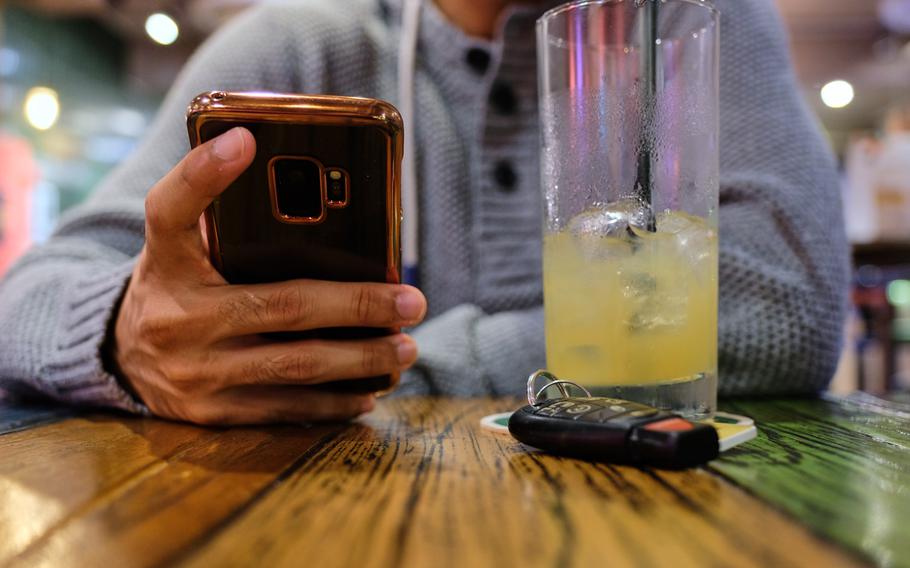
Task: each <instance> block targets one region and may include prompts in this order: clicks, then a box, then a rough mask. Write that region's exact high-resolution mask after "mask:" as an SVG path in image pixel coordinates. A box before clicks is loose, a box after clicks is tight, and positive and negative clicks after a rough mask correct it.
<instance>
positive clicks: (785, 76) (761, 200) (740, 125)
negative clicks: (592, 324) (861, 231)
mask: <svg viewBox="0 0 910 568" xmlns="http://www.w3.org/2000/svg"><path fill="white" fill-rule="evenodd" d="M717 5H718V8H719V9H720V11H721V14H722V16H721V73H720V82H721V92H720V128H721V137H720V146H721V156H720V167H721V179H720V186H721V187H720V199H721V208H720V249H721V251H720V306H719V345H718V347H719V390H720V392H721V394H727V395H732V394H757V393H762V394H769V393H806V392H815V391H818V390H821V389H823V388H825V387H826V385H827V384H828V382H829V380H830V378H831V376H832V375H833V373H834V369H835V367H836V364H837V360H838V356H839V353H840V346H841V332H842V330H841V327H842V325H843V318H844V314H845V309H846V295H847V294H846V292H847V282H848V278H847V275H848V253H847V244H846V238H845V235H844V229H843V221H842V212H841V203H840V193H839V190H838V187H839V182H838V178H837V172H836V169H835V165H834V162H833V159H832V157H831V154H830V151H829V149H828V148H827V146H826V144H825V142H824V140H823V139H822V137H821V135H820V132H819V128H818V125H817V124H816V122H815V121H814V119H813V117H812V115H811V114H810V112H809V111H808V109H807V108H806V106H805V103H804V101H803V100H802V99H801V96H800V92H799V88H798V86H797V82H796V78H795V76H794V73H793V69H792V66H791V63H790V59H789V54H788V46H787V38H786V35H785V33H784V30H783V26H782V25H781V22H780V20H779V18H778V15H777V14H776V12H775V9H774V7H773V4H772V2H771V1H770V0H718V1H717ZM415 337H416V338H417V340H418V344H419V346H420V351H421V355H420V359H419V361H418V364H417V366H416V367H415V369H414V370H413V371H412V372H411V373H410V374H409V375H408V377H407V380H406V381H405V382H406V383H408V382H410V383H411V384H412V386H410V387H409V388H411V389H413V390H415V391H416V390H422V391H423V392H434V393H443V394H453V395H470V394H480V393H498V394H519V393H521V392H522V390H523V388H524V377H526V376H527V375H528V373H530V372H531V371H533V370H534V369H535V368H538V367H541V366H543V365H544V332H543V315H542V310H541V309H540V308H536V309H530V310H526V311H520V312H506V313H499V314H492V315H487V314H484V313H483V312H482V311H481V310H480V309H479V308H477V307H474V306H460V307H457V308H454V309H452V310H450V311H449V312H447V313H445V314H443V315H442V316H440V317H437V318H435V319H434V320H432V321H429V322H427V323H425V324H424V325H422V326H421V327H419V328H418V329H417V330H416V332H415ZM413 385H417V386H413Z"/></svg>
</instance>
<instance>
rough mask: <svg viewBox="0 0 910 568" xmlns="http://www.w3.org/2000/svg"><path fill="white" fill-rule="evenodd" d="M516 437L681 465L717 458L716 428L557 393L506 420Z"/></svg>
mask: <svg viewBox="0 0 910 568" xmlns="http://www.w3.org/2000/svg"><path fill="white" fill-rule="evenodd" d="M509 432H510V433H511V434H512V436H514V437H515V438H516V439H517V440H518V441H520V442H522V443H524V444H527V445H529V446H533V447H535V448H540V449H541V450H545V451H548V452H551V453H554V454H560V455H567V456H573V457H581V458H586V459H594V460H600V461H608V462H618V463H632V464H644V465H652V466H657V467H667V468H683V467H691V466H695V465H699V464H702V463H704V462H706V461H708V460H711V459H714V458H715V457H717V454H718V451H719V441H718V437H717V431H716V430H715V429H714V428H713V427H711V426H708V425H706V424H700V423H697V422H690V421H688V420H685V419H683V418H681V417H679V416H678V415H676V414H672V413H670V412H664V411H661V410H658V409H656V408H652V407H649V406H645V405H643V404H638V403H634V402H629V401H624V400H618V399H613V398H603V397H590V398H562V399H551V400H547V401H544V402H542V403H540V404H537V405H534V406H525V407H524V408H521V409H519V410H518V411H516V412H515V413H514V414H513V415H512V417H511V418H510V419H509Z"/></svg>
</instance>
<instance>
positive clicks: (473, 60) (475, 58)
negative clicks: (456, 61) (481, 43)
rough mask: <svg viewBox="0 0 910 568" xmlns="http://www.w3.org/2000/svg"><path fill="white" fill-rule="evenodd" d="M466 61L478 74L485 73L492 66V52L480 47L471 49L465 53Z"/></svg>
mask: <svg viewBox="0 0 910 568" xmlns="http://www.w3.org/2000/svg"><path fill="white" fill-rule="evenodd" d="M465 61H467V63H468V66H469V67H470V68H471V69H473V70H474V71H475V72H476V73H477V74H478V75H483V74H484V73H486V72H487V69H489V68H490V54H489V53H488V52H487V51H486V50H485V49H481V48H479V47H472V48H471V49H469V50H468V52H467V53H466V54H465Z"/></svg>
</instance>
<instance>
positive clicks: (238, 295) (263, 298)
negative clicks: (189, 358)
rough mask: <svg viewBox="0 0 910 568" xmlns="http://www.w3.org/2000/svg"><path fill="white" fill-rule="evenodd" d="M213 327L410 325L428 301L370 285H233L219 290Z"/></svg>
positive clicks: (228, 330)
mask: <svg viewBox="0 0 910 568" xmlns="http://www.w3.org/2000/svg"><path fill="white" fill-rule="evenodd" d="M218 294H220V297H218V298H217V299H215V300H214V301H215V302H217V307H216V309H215V310H212V311H211V313H212V316H213V318H215V321H213V330H215V334H216V335H217V336H218V337H221V338H227V337H239V336H243V335H253V334H259V333H268V332H276V331H305V330H311V329H322V328H327V327H380V328H384V327H388V328H397V327H408V326H413V325H416V324H418V323H420V321H421V320H423V317H424V315H425V314H426V310H427V301H426V298H425V297H424V296H423V294H422V293H421V292H420V290H418V289H417V288H414V287H412V286H404V285H393V284H374V283H339V282H325V281H317V280H295V281H290V282H280V283H275V284H259V285H251V286H231V287H228V288H224V289H222V291H220V292H218Z"/></svg>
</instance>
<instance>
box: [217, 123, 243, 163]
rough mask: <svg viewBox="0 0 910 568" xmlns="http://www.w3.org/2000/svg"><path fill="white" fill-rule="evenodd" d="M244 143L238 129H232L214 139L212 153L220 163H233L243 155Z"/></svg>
mask: <svg viewBox="0 0 910 568" xmlns="http://www.w3.org/2000/svg"><path fill="white" fill-rule="evenodd" d="M244 143H245V140H244V136H243V134H242V133H241V131H240V128H232V129H231V130H229V131H227V132H225V133H224V134H222V135H221V136H219V137H218V138H216V139H215V143H214V144H213V145H212V152H213V153H214V154H215V156H216V157H217V158H218V159H219V160H221V161H222V162H233V161H234V160H236V159H238V158H240V156H242V155H243V145H244Z"/></svg>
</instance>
